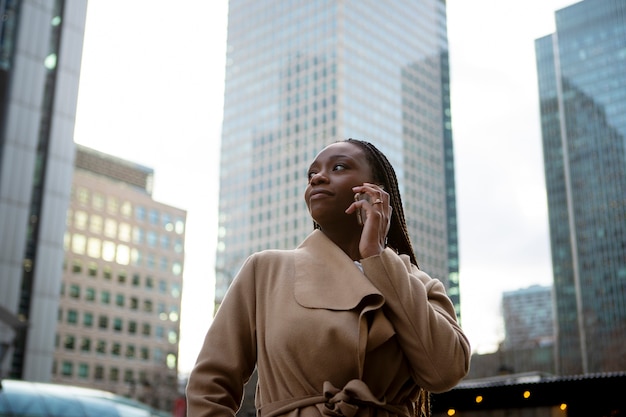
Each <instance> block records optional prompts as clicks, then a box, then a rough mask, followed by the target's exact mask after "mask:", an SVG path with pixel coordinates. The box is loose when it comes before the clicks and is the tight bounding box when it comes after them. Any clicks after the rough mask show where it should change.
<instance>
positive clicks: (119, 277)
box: [117, 271, 127, 284]
mask: <svg viewBox="0 0 626 417" xmlns="http://www.w3.org/2000/svg"><path fill="white" fill-rule="evenodd" d="M126 277H127V275H126V271H120V272H118V274H117V282H118V283H120V284H126Z"/></svg>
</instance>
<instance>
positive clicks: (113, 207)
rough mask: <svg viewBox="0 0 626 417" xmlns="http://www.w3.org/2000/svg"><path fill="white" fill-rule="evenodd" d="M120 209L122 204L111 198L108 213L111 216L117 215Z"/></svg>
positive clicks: (108, 203) (108, 200) (108, 202)
mask: <svg viewBox="0 0 626 417" xmlns="http://www.w3.org/2000/svg"><path fill="white" fill-rule="evenodd" d="M119 209H120V203H119V201H118V200H117V198H115V197H109V198H108V199H107V212H109V213H110V214H117V213H118V211H119Z"/></svg>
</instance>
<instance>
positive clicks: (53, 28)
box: [0, 0, 87, 381]
mask: <svg viewBox="0 0 626 417" xmlns="http://www.w3.org/2000/svg"><path fill="white" fill-rule="evenodd" d="M86 8H87V0H6V1H2V2H0V17H1V19H0V236H1V238H0V312H2V314H0V318H1V319H0V377H10V378H18V379H27V380H32V381H48V380H49V379H50V371H51V369H52V358H53V353H54V335H55V333H54V329H55V324H56V314H57V310H58V306H59V287H60V284H61V272H62V264H63V232H64V229H65V220H64V219H65V212H66V210H67V207H68V204H69V194H70V188H71V181H72V172H73V162H74V138H73V132H74V118H75V111H76V101H77V95H78V81H79V73H80V63H81V55H82V45H83V33H84V26H85V16H86Z"/></svg>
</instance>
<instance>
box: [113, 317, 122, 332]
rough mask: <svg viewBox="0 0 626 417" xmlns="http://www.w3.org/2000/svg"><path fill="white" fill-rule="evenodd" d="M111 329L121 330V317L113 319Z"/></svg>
mask: <svg viewBox="0 0 626 417" xmlns="http://www.w3.org/2000/svg"><path fill="white" fill-rule="evenodd" d="M113 330H115V331H116V332H121V331H122V319H120V318H115V319H113Z"/></svg>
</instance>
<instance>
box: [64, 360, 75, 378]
mask: <svg viewBox="0 0 626 417" xmlns="http://www.w3.org/2000/svg"><path fill="white" fill-rule="evenodd" d="M73 373H74V364H73V363H72V362H69V361H63V365H62V366H61V374H62V375H63V376H72V374H73Z"/></svg>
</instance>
